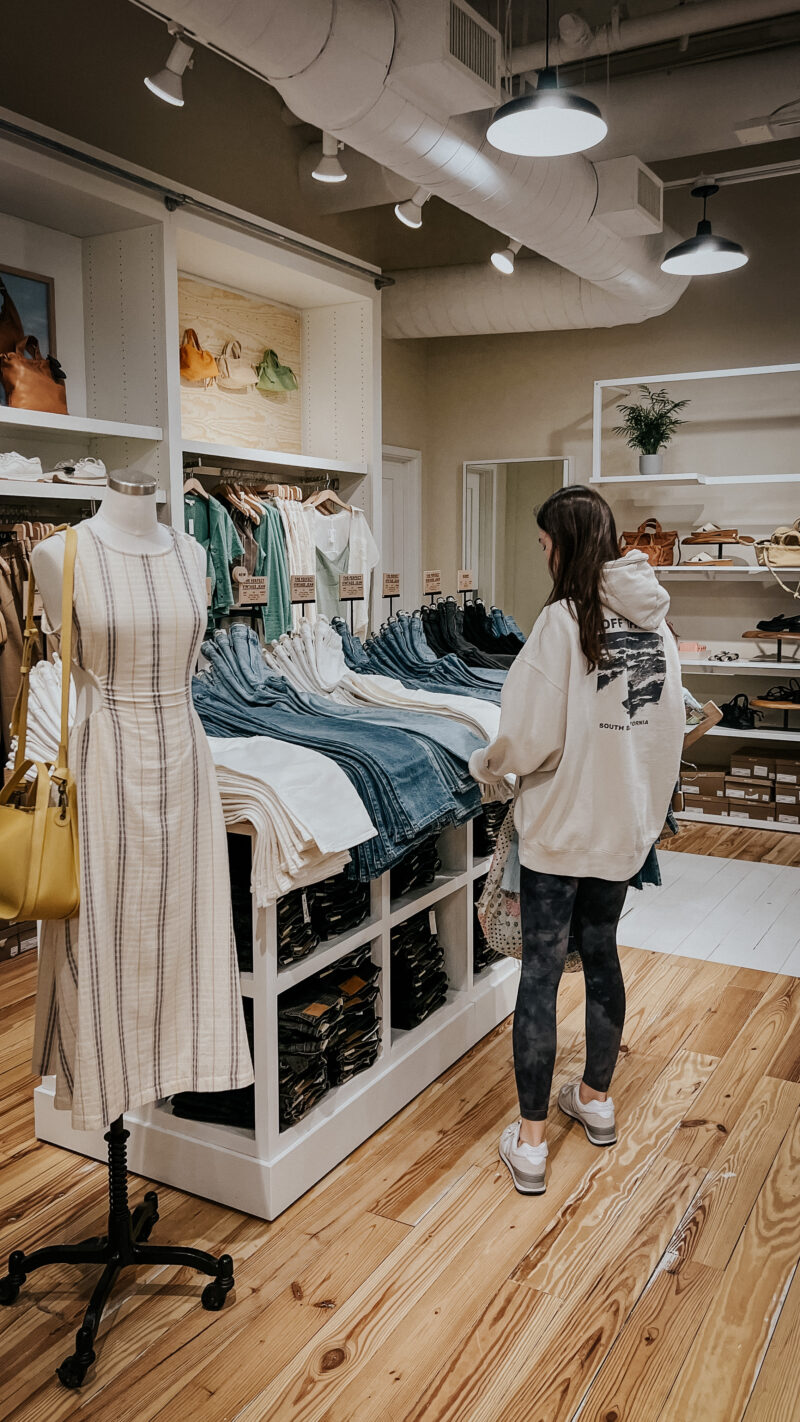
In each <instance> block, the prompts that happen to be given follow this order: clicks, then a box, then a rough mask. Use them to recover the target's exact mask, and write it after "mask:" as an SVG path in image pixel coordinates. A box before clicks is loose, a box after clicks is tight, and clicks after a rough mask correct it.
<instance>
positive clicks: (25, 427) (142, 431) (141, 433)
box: [0, 405, 164, 444]
mask: <svg viewBox="0 0 800 1422" xmlns="http://www.w3.org/2000/svg"><path fill="white" fill-rule="evenodd" d="M6 430H22V431H24V433H25V435H26V436H30V435H31V434H32V433H33V434H36V435H38V436H39V438H40V439H47V438H48V437H50V438H52V437H53V436H60V435H64V434H74V435H80V436H82V437H83V438H85V439H97V438H100V437H107V438H112V439H141V440H146V441H148V442H149V443H151V444H153V443H156V442H157V441H158V440H160V439H163V437H164V431H163V430H162V428H161V426H160V425H133V424H128V423H126V421H124V420H95V419H93V418H91V417H90V416H89V415H54V414H49V413H48V412H47V411H46V410H16V409H11V408H10V407H9V406H8V405H0V434H4V433H5V431H6Z"/></svg>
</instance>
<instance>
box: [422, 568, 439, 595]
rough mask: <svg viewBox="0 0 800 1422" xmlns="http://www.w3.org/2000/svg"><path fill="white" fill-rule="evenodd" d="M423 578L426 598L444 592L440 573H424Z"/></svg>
mask: <svg viewBox="0 0 800 1422" xmlns="http://www.w3.org/2000/svg"><path fill="white" fill-rule="evenodd" d="M422 576H423V585H424V588H425V596H426V597H428V596H429V595H430V593H440V592H441V591H442V575H441V573H440V572H428V573H423V575H422Z"/></svg>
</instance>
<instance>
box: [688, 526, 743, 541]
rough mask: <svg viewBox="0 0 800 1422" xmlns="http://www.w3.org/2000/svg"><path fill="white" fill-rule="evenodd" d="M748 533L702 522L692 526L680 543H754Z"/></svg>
mask: <svg viewBox="0 0 800 1422" xmlns="http://www.w3.org/2000/svg"><path fill="white" fill-rule="evenodd" d="M755 541H756V540H755V538H752V537H751V536H750V534H749V533H740V532H739V530H738V528H717V525H716V524H715V523H704V524H702V525H701V527H700V528H693V529H692V532H691V534H690V535H689V537H688V538H682V539H681V542H682V543H755Z"/></svg>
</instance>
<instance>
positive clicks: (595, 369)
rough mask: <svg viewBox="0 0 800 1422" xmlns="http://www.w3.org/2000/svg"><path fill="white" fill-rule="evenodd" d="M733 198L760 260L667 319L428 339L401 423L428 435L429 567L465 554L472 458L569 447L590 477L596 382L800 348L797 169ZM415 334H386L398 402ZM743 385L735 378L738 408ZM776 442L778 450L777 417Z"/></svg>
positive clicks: (703, 286)
mask: <svg viewBox="0 0 800 1422" xmlns="http://www.w3.org/2000/svg"><path fill="white" fill-rule="evenodd" d="M723 198H724V204H725V205H724V212H723V211H721V213H720V219H719V224H718V225H719V227H720V229H721V230H722V229H723V228H724V230H726V231H728V232H730V234H731V235H735V236H736V237H737V239H738V240H740V241H741V242H742V243H743V244H744V245H745V247H746V248H747V249H748V250H749V252H750V254H751V260H750V263H749V265H748V266H747V267H745V268H744V269H743V270H742V271H740V272H733V273H730V274H728V275H724V276H716V277H707V278H705V279H702V278H701V279H696V280H695V282H694V284H693V285H692V286H691V287H690V288H689V291H688V292H687V293H686V295H685V296H684V297H683V298H682V300H681V301H680V302H679V303H678V305H677V306H676V307H675V308H674V309H673V310H672V311H671V312H669V313H668V314H667V315H666V316H663V317H660V318H659V319H658V320H655V321H649V322H645V323H644V324H642V325H641V326H622V327H618V328H616V329H613V330H604V331H564V332H547V333H536V334H531V335H513V336H485V337H484V336H476V337H471V338H469V339H447V340H438V341H429V342H427V343H424V344H427V346H428V349H429V357H428V364H427V377H428V378H427V382H426V383H427V391H428V394H427V401H426V403H425V405H424V406H423V407H420V404H419V400H418V398H417V397H416V396H415V402H414V407H413V411H412V409H411V408H409V409H408V411H407V412H406V417H405V418H404V419H403V430H404V442H407V443H409V444H411V445H415V446H419V445H422V444H423V443H424V446H425V451H426V457H425V460H424V463H423V530H424V555H423V556H424V561H425V564H426V566H428V567H442V568H443V569H444V568H448V569H450V568H456V567H457V566H458V559H459V554H460V549H461V477H462V464H463V462H464V461H465V460H470V459H474V460H488V459H498V458H500V459H502V458H524V457H525V456H534V455H536V456H539V457H541V456H545V455H551V456H552V455H572V456H573V457H574V459H575V472H576V476H577V478H578V479H580V480H585V479H588V478H589V475H590V471H591V409H592V384H593V381H595V380H602V379H605V378H613V377H614V376H615V375H627V374H631V373H634V374H638V373H646V372H648V371H653V372H659V371H664V372H667V371H679V370H693V369H696V370H701V369H711V368H716V367H721V366H738V365H762V364H772V363H778V362H789V361H797V360H800V270H798V246H797V233H798V230H800V178H786V179H781V180H775V181H770V182H761V183H753V184H747V185H742V186H740V187H737V188H736V189H728V190H725V191H724V192H723V194H721V195H720V201H722V199H723ZM712 215H713V214H712ZM672 220H673V221H675V222H676V223H678V224H679V225H680V230H681V231H690V230H691V223H692V221H693V220H696V213H694V214H693V213H692V210H691V207H690V204H689V202H688V200H684V199H681V201H680V204H679V206H678V208H677V211H675V214H674V217H673V218H672ZM509 280H513V277H512V278H509ZM416 344H422V343H415V342H403V343H395V342H385V347H386V350H387V366H386V369H387V371H388V370H390V369H391V370H392V371H393V377H392V380H391V381H388V382H387V388H386V400H387V402H388V401H389V400H395V399H396V398H397V396H398V393H399V392H400V391H401V390H402V389H404V388H405V387H406V386H407V385H408V383H409V382H411V383H412V385H413V383H414V373H415V371H416V370H418V369H419V368H420V359H421V358H420V356H419V355H418V354H417V352H416V351H415V350H414V349H413V347H414V346H415V345H416ZM400 347H403V349H401V348H400ZM730 385H731V387H733V382H730ZM720 388H721V387H717V389H718V390H719V389H720ZM740 398H741V397H740V395H736V394H735V393H734V389H733V388H731V391H730V398H729V404H730V405H731V406H732V408H731V410H730V413H731V414H732V415H733V414H736V413H737V409H736V402H737V401H738V400H739V399H740ZM385 408H387V409H388V410H389V419H388V424H387V428H388V427H394V425H395V422H396V421H398V420H399V419H400V418H401V414H400V412H399V411H396V410H393V409H391V408H390V407H389V406H388V404H387V406H386V407H385ZM695 413H696V414H697V413H699V406H698V407H697V408H696V411H695ZM721 413H724V412H721ZM796 413H797V412H796V411H795V414H796ZM795 428H797V426H796V425H795ZM415 430H417V431H419V433H417V434H415ZM387 437H388V435H387ZM765 450H766V453H767V457H768V455H769V452H770V451H769V427H768V425H767V426H766V428H765ZM798 461H799V462H800V451H799V452H798ZM531 534H532V536H533V530H532V529H531Z"/></svg>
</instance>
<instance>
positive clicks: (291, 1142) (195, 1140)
mask: <svg viewBox="0 0 800 1422" xmlns="http://www.w3.org/2000/svg"><path fill="white" fill-rule="evenodd" d="M232 830H233V827H231V831H232ZM439 852H440V857H441V859H442V861H443V864H444V865H445V872H444V873H442V874H441V875H439V876H438V878H437V881H436V882H435V883H434V884H433V885H431V886H429V887H427V888H425V889H423V890H422V891H421V892H420V893H419V894H414V893H410V894H408V895H406V896H404V897H403V898H402V899H394V900H393V899H392V897H391V882H390V877H391V876H390V875H389V874H384V875H383V876H382V877H381V878H380V879H378V880H376V881H375V882H374V883H373V885H372V905H371V915H370V919H369V920H368V921H367V922H366V923H364V924H362V925H360V927H359V928H358V929H356V930H355V931H354V932H353V933H351V934H345V935H342V936H341V937H340V938H338V939H334V940H331V941H329V942H327V943H323V944H321V945H320V947H319V948H318V949H317V950H315V952H314V953H312V954H310V955H309V957H308V958H306V959H303V960H302V961H301V962H299V963H296V964H294V965H293V966H292V967H290V968H286V969H283V968H279V967H278V961H277V949H278V934H277V914H276V910H275V908H274V906H273V907H272V908H271V909H259V908H257V907H256V906H255V905H254V907H253V971H252V973H242V974H241V975H240V979H241V986H242V992H243V994H244V995H246V996H249V997H251V998H252V1002H253V1012H254V1066H255V1073H256V1088H255V1131H246V1130H244V1131H243V1130H242V1129H241V1128H238V1129H237V1128H233V1127H225V1126H219V1125H217V1126H214V1125H210V1124H209V1125H206V1124H205V1123H203V1122H198V1121H184V1120H182V1119H181V1118H180V1117H177V1116H174V1115H173V1114H172V1112H171V1110H170V1109H169V1106H168V1105H165V1104H154V1105H152V1106H149V1107H146V1108H142V1109H140V1110H137V1111H133V1112H131V1113H130V1114H129V1115H127V1116H126V1125H127V1126H128V1128H129V1129H130V1131H131V1140H130V1142H129V1151H128V1154H129V1159H130V1164H131V1169H132V1170H134V1171H136V1172H137V1173H138V1174H142V1175H147V1176H148V1177H149V1178H151V1179H154V1180H160V1181H162V1182H163V1183H164V1184H169V1185H174V1186H176V1187H177V1188H178V1189H183V1190H186V1191H189V1192H190V1193H192V1194H196V1195H202V1196H203V1197H205V1198H206V1199H213V1200H217V1201H219V1202H220V1203H221V1204H225V1205H228V1206H230V1207H231V1208H234V1209H240V1210H246V1211H247V1212H248V1213H250V1214H254V1215H258V1216H261V1217H262V1218H265V1219H274V1218H275V1217H276V1215H278V1214H280V1213H281V1211H282V1210H284V1209H286V1207H287V1206H288V1205H290V1204H291V1203H292V1201H293V1200H296V1199H297V1198H298V1196H300V1195H302V1194H303V1192H304V1191H305V1190H308V1189H309V1188H310V1186H312V1185H313V1184H315V1183H316V1182H317V1181H318V1180H320V1179H321V1178H322V1177H323V1176H324V1175H326V1174H327V1172H328V1171H329V1170H331V1169H332V1168H333V1167H334V1166H335V1165H337V1164H338V1163H339V1161H341V1160H343V1159H344V1158H345V1156H347V1155H349V1154H350V1152H351V1151H352V1150H354V1149H355V1148H356V1146H358V1145H360V1143H361V1142H362V1141H364V1140H366V1138H367V1137H368V1136H370V1135H372V1134H373V1132H375V1131H376V1130H378V1129H379V1128H380V1126H382V1125H383V1124H384V1123H385V1122H386V1121H388V1120H389V1119H390V1118H391V1117H392V1116H393V1115H394V1114H395V1113H396V1112H397V1111H399V1110H400V1109H401V1108H402V1107H403V1106H404V1105H405V1104H406V1103H407V1102H408V1101H410V1100H412V1099H413V1097H415V1096H416V1095H418V1093H419V1092H420V1091H422V1090H424V1088H425V1087H426V1086H428V1085H430V1083H431V1082H432V1081H434V1080H435V1079H436V1078H437V1077H438V1076H440V1075H441V1073H442V1072H443V1071H445V1070H446V1069H447V1067H448V1066H450V1065H451V1064H452V1063H453V1062H455V1061H457V1060H458V1058H459V1057H460V1056H462V1055H463V1053H464V1052H466V1051H468V1050H469V1049H470V1047H472V1046H474V1045H475V1044H476V1042H478V1041H480V1039H481V1037H483V1036H485V1034H486V1033H487V1032H489V1031H491V1030H492V1028H493V1027H495V1026H496V1025H497V1024H498V1023H499V1022H501V1021H502V1020H503V1019H504V1018H505V1017H507V1016H508V1014H509V1013H510V1012H511V1011H512V1010H513V1007H514V1000H515V997H516V990H517V981H518V975H519V964H518V963H516V962H514V961H511V960H509V959H504V960H503V961H502V962H499V963H494V964H492V965H491V966H490V967H488V968H487V969H486V970H485V971H484V972H482V973H479V974H475V973H474V971H473V928H474V903H473V896H474V892H475V882H476V880H479V879H481V878H482V877H483V875H484V874H485V873H486V870H487V867H488V863H489V861H488V860H487V859H485V858H482V859H480V860H478V861H476V860H475V858H474V854H473V826H472V824H471V823H470V824H467V825H464V826H461V827H460V828H457V829H450V830H446V831H445V832H444V834H443V835H441V836H440V838H439ZM429 909H433V911H434V912H435V914H436V928H437V933H438V936H439V941H440V943H441V945H442V948H443V950H444V957H445V965H446V968H447V975H448V980H449V991H448V996H447V1001H446V1002H445V1003H444V1004H443V1006H442V1007H440V1008H439V1009H438V1010H437V1011H436V1012H434V1013H432V1014H431V1016H430V1017H429V1018H426V1020H425V1021H424V1022H422V1023H420V1025H419V1026H418V1027H415V1028H412V1029H411V1030H408V1031H402V1030H399V1029H397V1028H395V1029H394V1030H393V1029H392V1026H391V1000H392V999H391V994H392V986H391V935H392V929H393V928H396V927H397V926H398V924H400V923H402V922H405V921H407V920H408V919H409V918H412V917H413V916H414V915H415V914H417V913H420V912H423V911H426V910H429ZM364 943H369V944H371V945H372V958H373V961H374V962H375V963H377V964H378V965H379V966H380V969H381V979H380V983H381V997H380V1002H381V1013H382V1027H381V1033H382V1036H381V1048H380V1054H379V1056H378V1058H377V1060H376V1061H375V1062H374V1063H373V1065H372V1066H371V1067H369V1068H368V1069H367V1070H366V1071H364V1072H361V1073H360V1074H359V1075H358V1076H356V1077H354V1078H352V1080H350V1081H349V1082H347V1083H345V1084H344V1085H342V1086H338V1087H334V1088H332V1089H331V1090H330V1091H328V1092H327V1093H326V1094H325V1096H324V1097H322V1099H321V1100H320V1101H319V1102H318V1103H317V1105H316V1106H315V1107H314V1108H313V1109H312V1110H311V1111H310V1112H309V1113H308V1115H307V1116H304V1117H303V1119H302V1120H301V1121H299V1122H297V1123H296V1124H295V1125H294V1126H292V1127H290V1128H289V1129H288V1130H285V1131H281V1130H280V1129H279V1093H278V1052H277V1032H276V1022H277V1004H278V999H279V997H280V994H281V993H282V992H284V991H285V990H286V989H287V988H288V987H290V986H292V985H293V984H294V983H295V982H298V981H300V980H301V979H302V978H304V977H308V976H310V975H311V974H312V973H315V972H318V971H319V969H320V968H322V967H325V966H327V965H328V964H329V963H331V962H335V961H337V960H338V959H340V958H342V957H345V956H346V955H347V954H348V953H350V952H351V951H352V950H353V949H354V948H355V947H356V946H358V945H360V944H364ZM35 1099H36V1133H37V1136H38V1137H39V1139H41V1140H47V1141H51V1142H52V1143H53V1144H56V1145H61V1146H64V1147H66V1148H67V1149H70V1150H74V1151H78V1152H79V1153H80V1154H82V1155H88V1156H91V1157H93V1158H94V1159H97V1160H103V1159H105V1151H106V1147H105V1143H104V1140H103V1137H102V1134H101V1132H99V1131H97V1132H78V1131H73V1129H72V1127H71V1124H70V1118H69V1113H68V1112H64V1111H56V1110H55V1107H54V1103H53V1091H52V1080H51V1079H48V1080H45V1081H44V1082H43V1083H42V1085H41V1086H40V1087H38V1088H37V1090H36V1093H35Z"/></svg>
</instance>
